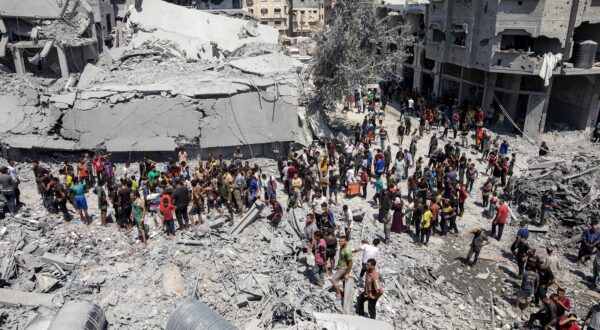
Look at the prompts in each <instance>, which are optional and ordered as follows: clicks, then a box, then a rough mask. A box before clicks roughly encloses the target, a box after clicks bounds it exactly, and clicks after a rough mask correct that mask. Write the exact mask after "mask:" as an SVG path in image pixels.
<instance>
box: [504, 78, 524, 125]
mask: <svg viewBox="0 0 600 330" xmlns="http://www.w3.org/2000/svg"><path fill="white" fill-rule="evenodd" d="M511 77H512V79H511V81H510V83H509V86H508V88H509V89H510V90H511V91H512V93H510V96H509V97H508V104H506V111H508V114H509V115H510V116H511V117H512V118H513V119H514V118H515V116H516V114H517V103H518V101H519V91H520V90H521V75H511Z"/></svg>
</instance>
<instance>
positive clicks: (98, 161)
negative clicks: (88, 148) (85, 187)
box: [94, 155, 104, 181]
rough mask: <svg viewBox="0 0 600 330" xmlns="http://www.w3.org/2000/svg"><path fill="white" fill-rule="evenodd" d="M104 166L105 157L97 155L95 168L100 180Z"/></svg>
mask: <svg viewBox="0 0 600 330" xmlns="http://www.w3.org/2000/svg"><path fill="white" fill-rule="evenodd" d="M103 166H104V157H102V156H101V155H97V156H96V157H95V158H94V170H95V171H96V179H97V180H98V181H100V179H102V168H103Z"/></svg>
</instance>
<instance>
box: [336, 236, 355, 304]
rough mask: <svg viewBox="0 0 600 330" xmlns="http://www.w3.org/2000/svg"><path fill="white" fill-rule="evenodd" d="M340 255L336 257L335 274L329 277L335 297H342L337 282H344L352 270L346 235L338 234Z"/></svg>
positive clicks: (350, 253) (350, 251) (350, 252)
mask: <svg viewBox="0 0 600 330" xmlns="http://www.w3.org/2000/svg"><path fill="white" fill-rule="evenodd" d="M339 243H340V255H339V258H338V265H337V267H338V269H337V272H336V273H335V275H333V277H332V278H331V284H333V288H334V289H335V299H336V300H340V299H342V290H341V289H340V284H339V282H340V281H342V283H345V282H346V281H347V280H348V279H349V278H350V271H351V270H352V249H350V246H349V245H348V240H347V239H346V236H340V238H339Z"/></svg>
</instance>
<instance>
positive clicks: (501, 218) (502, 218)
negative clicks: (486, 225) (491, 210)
mask: <svg viewBox="0 0 600 330" xmlns="http://www.w3.org/2000/svg"><path fill="white" fill-rule="evenodd" d="M498 204H499V205H500V206H498V211H496V216H495V217H494V220H493V221H492V236H496V226H498V236H496V239H497V240H501V239H502V232H503V231H504V224H505V223H506V219H508V206H507V205H506V204H504V200H503V199H500V201H499V202H498Z"/></svg>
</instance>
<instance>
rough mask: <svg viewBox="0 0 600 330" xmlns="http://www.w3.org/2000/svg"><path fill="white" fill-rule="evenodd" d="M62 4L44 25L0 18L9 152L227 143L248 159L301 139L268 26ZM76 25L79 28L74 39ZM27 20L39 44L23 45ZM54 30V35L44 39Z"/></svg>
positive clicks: (290, 70)
mask: <svg viewBox="0 0 600 330" xmlns="http://www.w3.org/2000/svg"><path fill="white" fill-rule="evenodd" d="M47 3H51V1H50V2H47ZM84 4H85V5H84ZM65 6H66V9H64V10H63V9H61V7H56V8H55V13H56V15H58V16H52V17H57V19H56V20H55V21H50V23H48V22H46V21H44V22H41V23H40V22H39V21H31V19H33V17H38V19H39V17H44V20H46V19H48V18H47V16H48V15H47V16H41V13H36V12H35V11H30V14H29V15H30V16H31V17H32V18H31V19H27V20H25V19H24V18H23V16H19V17H18V18H17V17H14V16H16V15H17V12H18V9H19V7H17V6H11V5H7V6H5V7H6V8H3V9H2V11H1V12H2V18H3V21H4V23H5V25H6V27H7V31H9V34H8V35H9V37H8V38H9V43H8V45H7V49H6V50H7V51H8V53H10V52H11V51H14V52H15V54H17V55H15V56H13V57H14V61H13V60H12V58H11V62H13V63H14V64H12V66H9V67H8V69H7V71H9V72H14V73H10V74H9V73H5V72H3V73H2V76H0V78H1V79H2V81H3V82H6V84H3V85H4V87H3V90H2V93H1V96H0V98H2V100H1V101H2V104H3V105H4V106H3V107H2V108H1V109H0V115H2V116H3V118H8V120H6V121H4V122H3V123H1V124H0V137H1V138H2V143H3V144H4V145H5V146H7V147H9V148H11V153H12V154H13V156H15V157H19V156H22V155H23V154H26V153H28V152H30V151H31V150H34V149H36V150H40V149H42V150H44V149H51V150H53V149H56V150H71V151H75V152H80V151H82V150H96V149H99V150H106V151H108V152H117V153H118V152H123V153H129V152H171V151H173V150H174V149H175V148H176V147H177V146H186V147H189V149H190V152H191V153H192V154H195V153H201V154H205V153H208V152H215V153H222V154H224V155H227V154H228V153H230V152H232V151H233V150H234V148H235V147H236V146H238V145H244V146H245V147H244V148H245V150H243V152H244V154H245V155H248V156H256V155H272V154H273V153H277V152H279V151H283V150H284V149H282V148H287V147H288V146H289V145H290V144H292V143H300V144H305V143H306V142H305V141H306V138H305V137H304V134H305V133H304V131H303V129H302V126H301V121H300V119H299V118H300V117H299V116H298V109H299V107H298V106H299V96H300V95H301V93H302V92H301V83H300V82H299V80H300V76H299V70H300V68H301V66H302V64H301V63H299V62H297V61H296V60H294V59H292V58H290V57H288V56H286V55H284V54H283V53H282V49H281V46H280V45H279V44H278V40H279V33H278V32H277V30H275V29H273V28H271V27H267V26H263V25H260V24H258V23H257V22H254V21H246V20H240V19H235V18H231V17H226V16H219V15H213V14H211V13H207V12H204V11H200V10H196V9H188V8H185V7H182V6H177V5H174V4H170V3H167V2H162V1H160V0H145V1H144V2H143V3H141V4H137V5H130V6H129V7H128V12H127V13H126V14H123V13H122V12H121V9H120V7H119V6H114V7H112V8H108V10H103V9H102V8H103V7H102V6H100V7H98V6H96V7H94V6H88V4H87V3H86V2H84V1H81V0H79V1H76V0H71V1H68V2H66V5H65ZM46 9H48V8H46ZM23 11H25V10H23ZM61 12H63V13H64V12H67V13H71V12H77V13H81V14H77V15H75V14H71V15H69V17H75V18H74V20H73V22H72V23H70V24H67V23H65V20H64V19H58V18H59V17H61V16H60V13H61ZM51 14H52V13H51ZM11 15H12V16H11ZM52 15H54V14H52ZM123 18H126V19H125V20H124V21H123V20H122V19H123ZM159 18H161V19H159ZM98 20H99V22H100V23H99V24H98V25H99V27H98V29H96V26H97V24H96V23H94V22H97V21H98ZM17 22H18V23H19V26H21V30H20V31H21V32H20V33H21V34H23V36H22V37H21V38H23V41H18V40H19V39H18V38H19V36H20V35H19V34H18V33H19V32H18V31H19V30H15V29H14V27H15V26H16V24H17ZM27 22H31V23H32V24H29V25H27V24H26V23H27ZM78 22H82V23H81V24H75V23H78ZM83 22H87V24H85V26H87V27H88V28H87V30H86V31H87V32H83V33H82V34H80V33H79V32H78V31H80V30H81V31H82V30H83V28H82V27H83V26H84V24H83ZM34 23H36V24H37V25H40V24H41V27H40V28H39V29H38V32H36V33H37V35H38V39H35V38H32V37H31V34H32V33H33V32H32V31H35V30H36V26H37V25H36V24H34ZM42 23H43V24H42ZM115 23H118V24H116V25H115ZM23 26H27V27H28V28H29V30H27V31H28V34H25V33H24V30H23ZM116 26H118V29H117V28H116ZM58 27H61V28H63V29H64V31H63V30H61V34H58V33H56V32H55V34H51V33H52V32H54V31H56V30H57V29H58ZM70 29H71V30H70ZM77 29H79V30H77ZM109 30H110V31H111V32H109V33H104V32H107V31H109ZM115 30H118V33H115ZM15 31H17V32H15ZM46 31H48V32H46ZM65 31H66V32H70V33H71V34H68V33H66V32H65ZM90 31H92V32H94V31H95V32H94V33H90V34H89V35H87V34H86V33H89V32H90ZM101 31H104V32H102V33H101ZM197 31H202V33H197ZM42 32H43V33H44V34H42ZM26 35H27V40H24V39H25V36H26ZM41 36H43V38H42V37H41ZM66 36H72V38H66V39H65V37H66ZM115 37H116V38H115ZM4 39H5V38H3V40H4ZM103 39H104V40H107V39H110V41H111V42H110V43H108V44H109V45H110V46H111V47H108V46H107V43H105V42H104V40H103ZM36 40H37V41H36ZM102 45H104V47H100V46H102ZM117 46H118V47H117ZM28 47H29V48H28ZM100 48H102V50H101V51H99V49H100ZM65 50H66V51H65ZM85 56H89V58H86V57H85ZM35 58H38V59H39V62H38V64H37V65H36V66H34V65H33V64H31V61H32V59H35ZM55 58H57V59H56V60H55ZM3 59H4V60H5V59H6V57H5V58H3ZM9 64H10V63H8V64H7V65H9ZM18 65H22V66H21V68H16V67H15V66H18ZM56 65H58V69H57V68H56V67H55V66H56ZM24 67H25V68H24ZM53 70H54V71H56V70H58V72H59V73H60V72H61V71H62V74H60V75H58V76H57V75H56V74H54V75H52V72H53ZM25 72H29V74H28V75H25V74H24V73H25ZM79 72H81V73H79ZM32 73H33V76H32V75H31V74H32ZM46 73H47V74H48V75H50V76H46ZM60 77H62V78H63V79H59V80H56V78H60Z"/></svg>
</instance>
